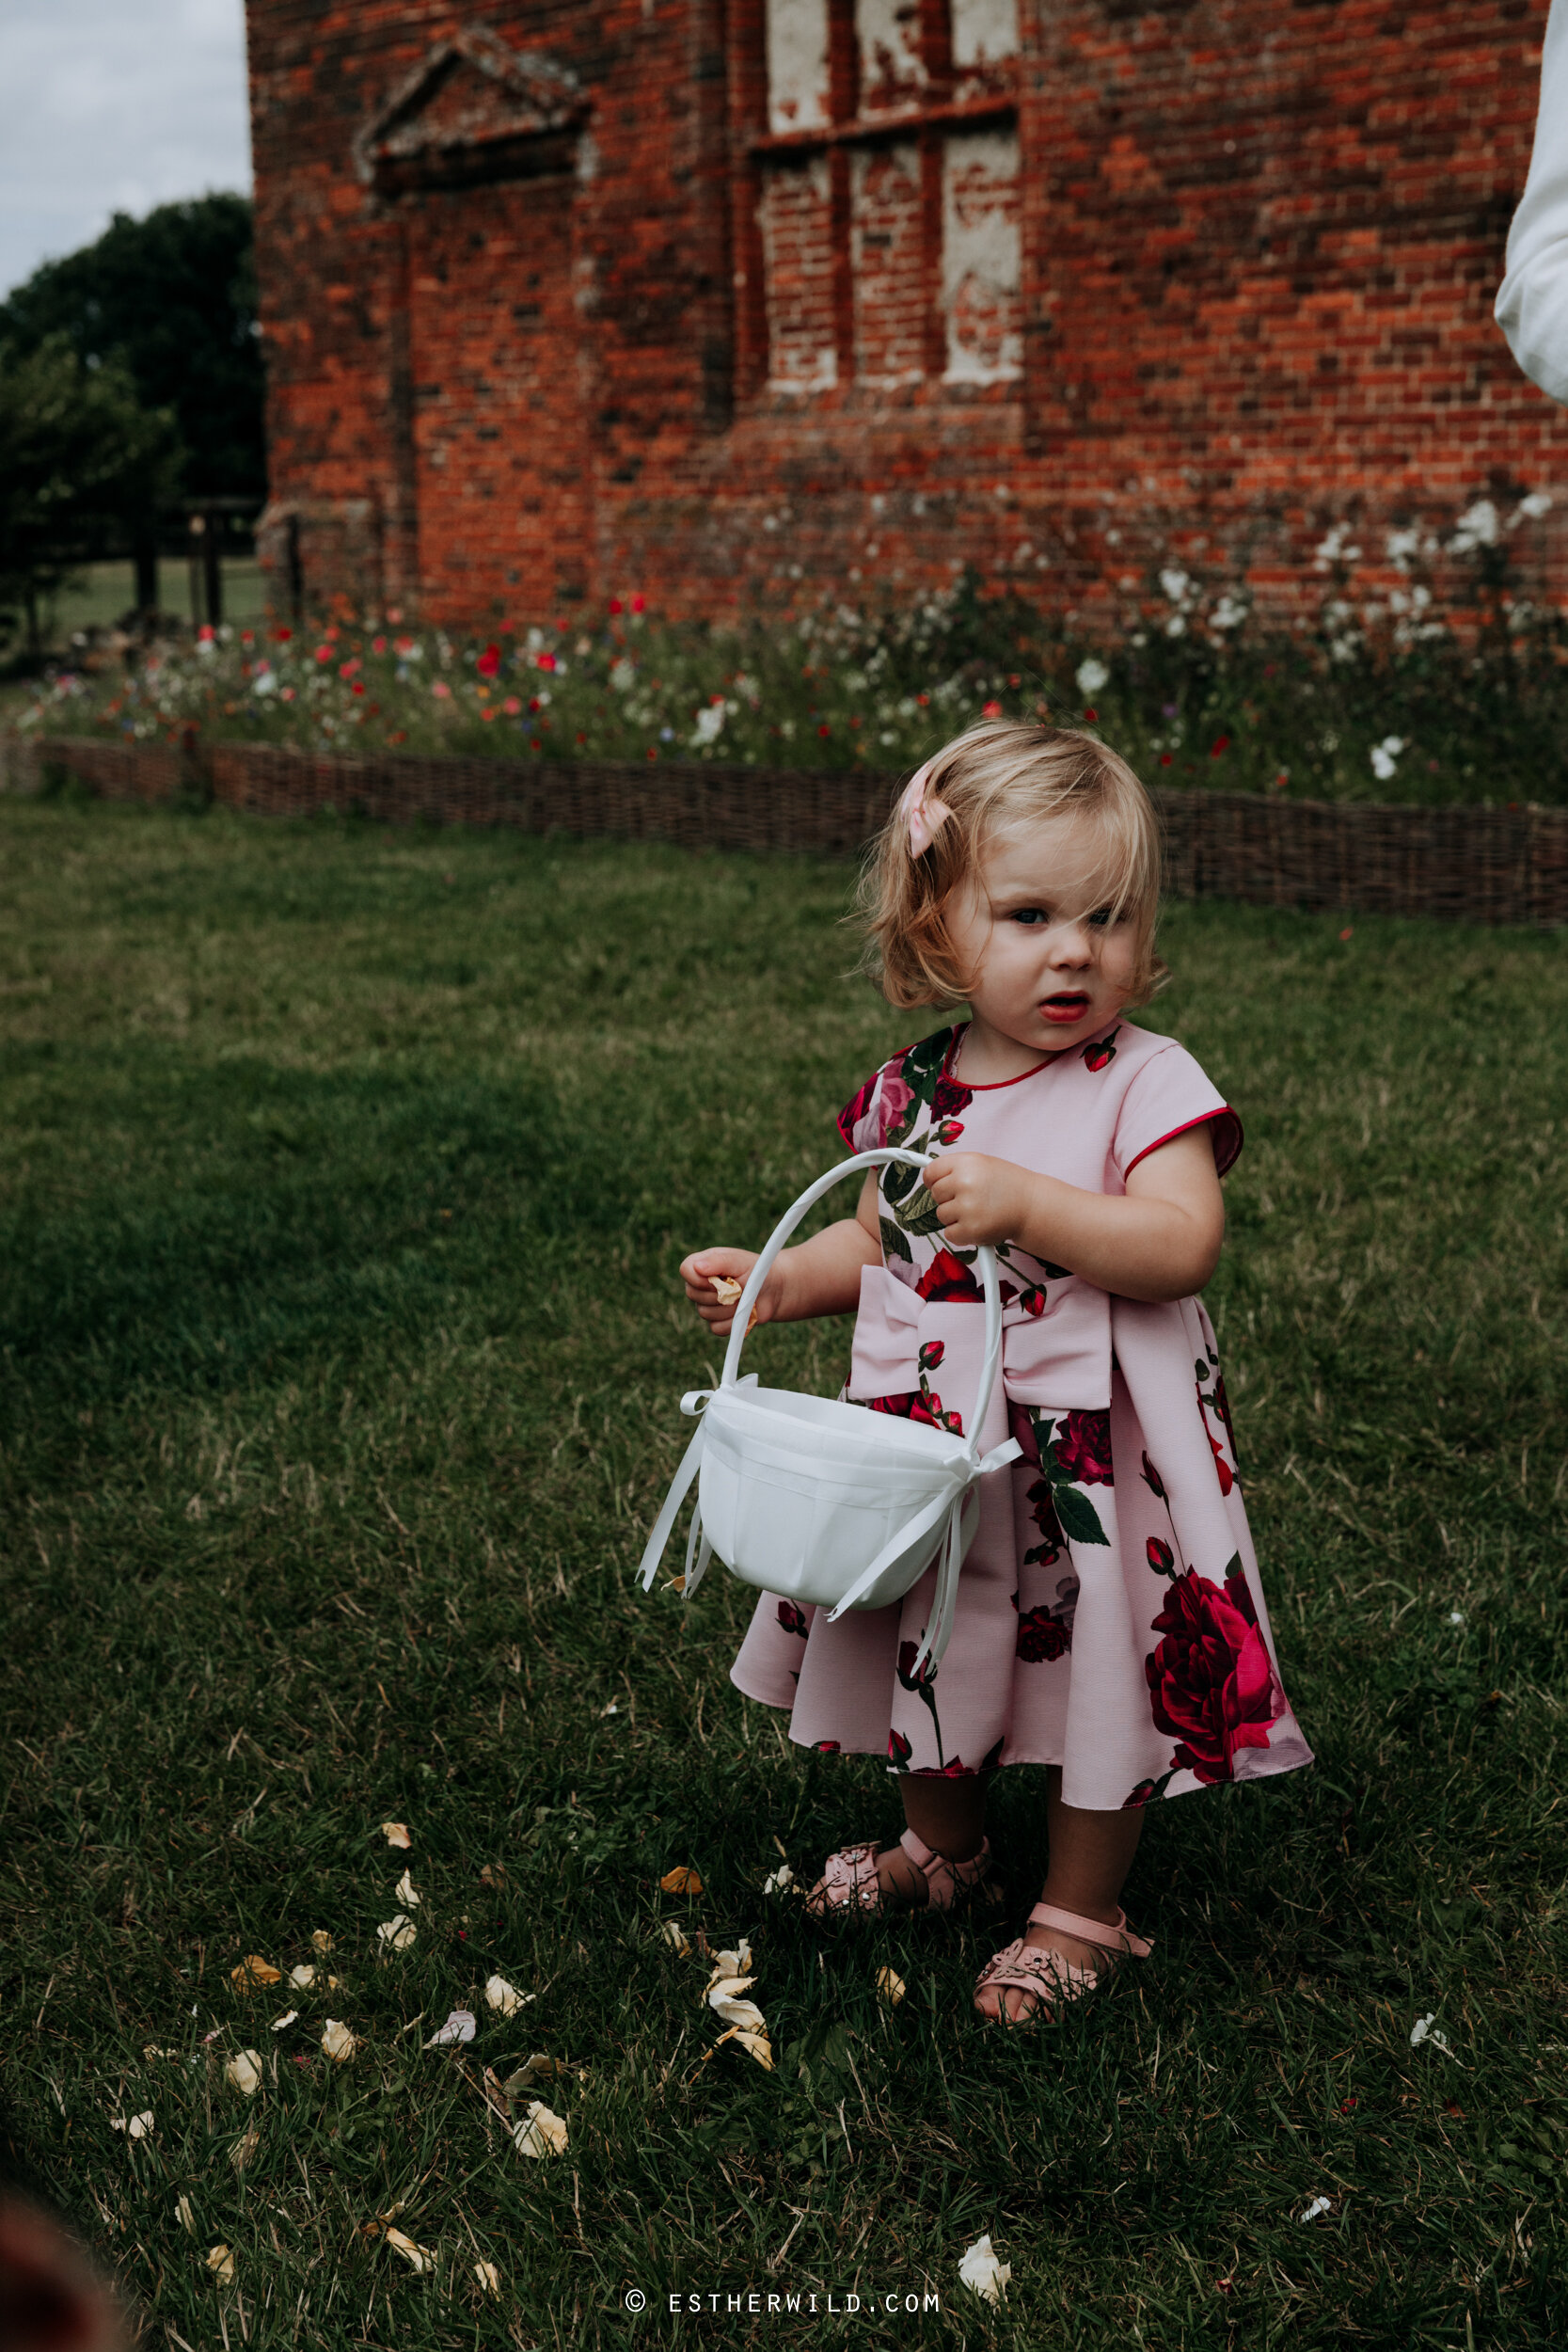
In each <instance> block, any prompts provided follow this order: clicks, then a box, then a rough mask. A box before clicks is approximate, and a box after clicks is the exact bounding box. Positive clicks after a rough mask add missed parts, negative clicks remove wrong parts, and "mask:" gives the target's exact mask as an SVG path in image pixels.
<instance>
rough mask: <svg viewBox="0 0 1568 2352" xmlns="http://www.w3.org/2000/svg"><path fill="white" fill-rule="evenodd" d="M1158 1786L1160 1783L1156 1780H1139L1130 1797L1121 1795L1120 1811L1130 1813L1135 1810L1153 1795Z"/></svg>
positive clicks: (1146, 1802)
mask: <svg viewBox="0 0 1568 2352" xmlns="http://www.w3.org/2000/svg"><path fill="white" fill-rule="evenodd" d="M1159 1786H1160V1784H1159V1782H1158V1781H1157V1780H1140V1781H1139V1783H1138V1785H1137V1787H1136V1788H1134V1789H1133V1791H1132V1795H1131V1796H1130V1797H1123V1799H1122V1801H1121V1809H1122V1811H1123V1812H1124V1813H1131V1812H1133V1811H1135V1810H1137V1809H1138V1808H1139V1807H1140V1806H1143V1805H1146V1804H1148V1801H1149V1799H1150V1797H1152V1796H1153V1795H1154V1793H1155V1791H1156V1789H1157V1788H1159Z"/></svg>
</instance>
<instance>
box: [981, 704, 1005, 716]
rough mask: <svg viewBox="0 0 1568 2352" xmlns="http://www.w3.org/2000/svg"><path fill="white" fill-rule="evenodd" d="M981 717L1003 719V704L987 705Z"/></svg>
mask: <svg viewBox="0 0 1568 2352" xmlns="http://www.w3.org/2000/svg"><path fill="white" fill-rule="evenodd" d="M980 716H981V717H982V719H1000V718H1001V716H1002V706H1001V704H1000V703H987V705H986V706H985V708H984V709H983V710H982V711H981V713H980Z"/></svg>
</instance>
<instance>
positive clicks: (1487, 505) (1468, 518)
mask: <svg viewBox="0 0 1568 2352" xmlns="http://www.w3.org/2000/svg"><path fill="white" fill-rule="evenodd" d="M1496 546H1497V508H1496V507H1495V506H1494V505H1493V503H1492V501H1491V500H1490V499H1477V501H1476V502H1475V504H1474V505H1473V506H1467V507H1466V508H1465V512H1464V514H1463V515H1461V516H1460V517H1459V529H1458V530H1457V531H1456V532H1454V535H1453V537H1452V538H1451V539H1450V540H1449V554H1450V555H1468V554H1469V553H1470V552H1471V550H1472V548H1495V547H1496Z"/></svg>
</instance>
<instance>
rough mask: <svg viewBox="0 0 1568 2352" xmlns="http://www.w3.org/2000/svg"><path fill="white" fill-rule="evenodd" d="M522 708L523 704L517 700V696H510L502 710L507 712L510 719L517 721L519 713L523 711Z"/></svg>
mask: <svg viewBox="0 0 1568 2352" xmlns="http://www.w3.org/2000/svg"><path fill="white" fill-rule="evenodd" d="M522 707H523V706H522V704H521V703H520V702H519V701H518V700H517V697H516V695H515V694H508V696H507V698H506V700H505V702H503V703H502V705H501V708H502V709H503V710H504V711H505V713H506V715H507V717H508V718H509V719H515V717H516V716H517V713H518V712H519V711H520V710H521V708H522Z"/></svg>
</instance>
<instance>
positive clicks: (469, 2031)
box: [424, 2009, 479, 2050]
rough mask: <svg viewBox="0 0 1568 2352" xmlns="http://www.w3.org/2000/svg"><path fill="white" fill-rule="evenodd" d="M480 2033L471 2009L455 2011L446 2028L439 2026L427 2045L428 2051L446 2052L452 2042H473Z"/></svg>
mask: <svg viewBox="0 0 1568 2352" xmlns="http://www.w3.org/2000/svg"><path fill="white" fill-rule="evenodd" d="M478 2031H479V2026H478V2021H477V2020H476V2018H475V2016H474V2013H473V2010H471V2009H454V2010H452V2012H451V2015H450V2017H449V2018H448V2019H447V2022H446V2024H445V2025H444V2026H436V2031H435V2032H434V2033H433V2034H432V2035H431V2037H430V2040H429V2041H428V2042H426V2043H425V2045H424V2046H425V2048H426V2049H427V2050H444V2049H445V2048H446V2046H447V2044H448V2043H449V2042H471V2041H472V2040H473V2038H474V2036H475V2034H476V2033H477V2032H478Z"/></svg>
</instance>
